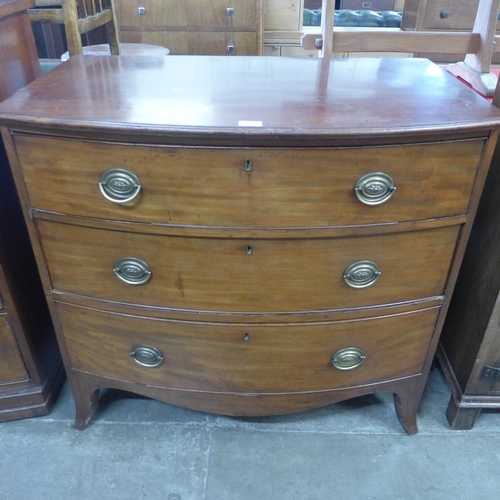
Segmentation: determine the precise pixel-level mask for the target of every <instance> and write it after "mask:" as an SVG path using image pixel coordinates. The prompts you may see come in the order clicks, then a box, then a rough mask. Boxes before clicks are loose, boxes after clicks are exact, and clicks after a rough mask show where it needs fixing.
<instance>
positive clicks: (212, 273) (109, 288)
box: [37, 220, 460, 313]
mask: <svg viewBox="0 0 500 500" xmlns="http://www.w3.org/2000/svg"><path fill="white" fill-rule="evenodd" d="M37 226H38V230H39V232H40V235H41V241H42V246H43V251H44V254H45V257H46V259H47V263H48V267H49V272H50V276H51V279H52V286H53V288H54V289H56V290H59V291H63V292H70V293H75V294H80V295H83V296H88V297H94V298H98V299H104V300H110V301H118V302H125V303H130V304H138V305H144V306H148V305H149V306H158V307H167V308H175V309H186V310H192V311H221V312H226V311H227V312H244V313H245V312H246V313H250V312H252V313H254V312H255V313H259V312H297V311H299V312H300V311H318V310H319V311H321V310H333V309H344V308H354V307H364V306H374V305H379V304H389V303H398V302H405V301H410V300H415V299H421V298H425V297H431V296H436V295H441V294H442V293H443V290H444V286H445V283H446V279H447V275H448V269H449V266H450V263H451V259H452V257H453V253H454V249H455V243H456V239H457V236H458V233H459V231H460V226H459V225H456V226H448V227H443V228H437V229H428V230H422V231H412V232H406V233H395V234H386V235H375V236H363V237H349V238H318V239H257V240H242V239H230V238H228V239H222V238H221V239H216V238H195V237H177V236H158V235H148V234H141V233H127V232H122V231H111V230H105V229H96V228H88V227H82V226H74V225H70V224H62V223H57V222H49V221H46V220H38V221H37ZM123 259H125V260H123ZM131 259H136V260H131ZM356 263H358V264H357V267H356V265H355V266H354V267H351V268H350V266H351V265H352V264H356ZM359 263H361V264H359ZM144 265H145V266H146V267H144ZM148 269H149V271H148ZM148 272H150V273H151V274H150V275H148V274H147V273H148ZM378 272H380V273H381V274H380V275H378V274H377V273H378ZM372 278H373V283H372V284H370V280H371V279H372ZM141 279H142V280H143V281H144V280H145V281H146V283H144V284H142V285H134V284H129V283H127V282H126V281H129V282H136V281H137V280H138V281H140V280H141ZM365 280H367V281H368V286H364V285H365V284H366V283H365ZM348 283H349V284H348ZM353 285H354V286H355V287H353ZM359 285H361V286H362V287H360V288H356V287H357V286H359Z"/></svg>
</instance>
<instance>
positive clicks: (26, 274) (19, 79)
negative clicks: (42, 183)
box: [0, 0, 63, 421]
mask: <svg viewBox="0 0 500 500" xmlns="http://www.w3.org/2000/svg"><path fill="white" fill-rule="evenodd" d="M34 3H35V2H34V0H33V1H31V0H14V1H12V0H10V1H6V0H0V101H2V100H4V99H6V98H7V97H9V96H10V95H12V94H13V93H14V92H15V91H16V90H17V89H19V88H21V87H24V86H25V85H27V84H28V83H30V82H31V81H33V80H34V79H35V78H37V77H38V76H40V64H39V62H38V57H37V53H36V49H35V43H34V39H33V33H32V30H31V24H30V21H29V18H28V14H27V12H26V9H27V8H30V7H32V6H33V5H34ZM62 378H63V369H62V362H61V357H60V354H59V349H58V347H57V343H56V339H55V335H54V330H53V326H52V322H51V319H50V315H49V311H48V307H47V303H46V300H45V294H44V292H43V288H42V285H41V282H40V278H39V275H38V270H37V267H36V263H35V259H34V256H33V251H32V249H31V244H30V241H29V237H28V233H27V231H26V225H25V222H24V218H23V215H22V210H21V206H20V203H19V199H18V197H17V193H16V188H15V185H14V181H13V179H12V174H11V172H10V169H9V165H8V161H7V157H6V154H5V149H4V146H3V143H2V142H1V141H0V421H5V420H13V419H18V418H26V417H33V416H37V415H45V414H47V413H48V411H49V409H50V406H51V404H52V401H53V398H54V395H55V394H56V393H57V389H58V388H59V386H60V383H61V381H62Z"/></svg>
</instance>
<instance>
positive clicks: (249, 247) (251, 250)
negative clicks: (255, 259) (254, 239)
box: [247, 245, 253, 255]
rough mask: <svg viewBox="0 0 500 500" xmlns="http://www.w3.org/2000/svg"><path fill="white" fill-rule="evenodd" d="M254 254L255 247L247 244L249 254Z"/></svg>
mask: <svg viewBox="0 0 500 500" xmlns="http://www.w3.org/2000/svg"><path fill="white" fill-rule="evenodd" d="M252 254H253V247H252V246H251V245H248V246H247V255H252Z"/></svg>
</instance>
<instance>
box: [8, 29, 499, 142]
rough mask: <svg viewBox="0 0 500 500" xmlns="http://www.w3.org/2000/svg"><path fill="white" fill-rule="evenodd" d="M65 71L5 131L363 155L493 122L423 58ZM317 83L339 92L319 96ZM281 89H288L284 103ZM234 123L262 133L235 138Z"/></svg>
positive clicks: (94, 61) (146, 63) (22, 96)
mask: <svg viewBox="0 0 500 500" xmlns="http://www.w3.org/2000/svg"><path fill="white" fill-rule="evenodd" d="M403 35H405V34H404V33H403ZM452 35H453V34H452ZM129 41H132V40H129ZM144 41H146V40H144ZM158 43H159V44H160V45H162V43H161V40H160V39H159V40H158ZM166 46H167V47H169V45H168V44H166ZM169 48H170V47H169ZM325 66H326V68H325ZM65 68H67V69H65V70H64V71H51V72H50V73H49V75H47V77H44V78H43V79H40V80H38V81H35V82H33V84H32V85H31V87H30V90H29V93H26V92H20V93H18V94H17V96H16V97H15V98H14V99H9V102H5V103H2V104H1V106H0V109H1V116H0V120H1V121H2V122H3V123H11V124H14V123H15V124H16V126H19V124H20V123H21V122H23V121H25V122H29V121H30V119H32V120H35V122H36V123H40V124H42V125H43V126H44V127H51V128H52V130H54V128H56V129H59V130H60V131H63V132H66V131H67V130H68V127H69V126H70V125H71V124H72V125H74V130H80V131H82V130H83V131H84V132H85V134H95V135H99V136H100V135H101V134H102V133H103V132H104V131H107V132H108V133H110V134H113V133H115V134H116V133H120V134H124V135H125V134H126V136H128V137H131V138H133V139H134V141H137V140H139V137H142V140H143V141H144V140H146V141H155V142H156V141H170V143H172V142H174V143H175V142H176V143H177V144H179V143H182V144H186V143H187V142H190V141H191V144H192V141H193V140H194V139H193V134H195V135H196V137H195V139H196V143H197V144H198V145H200V144H203V143H204V144H207V143H210V144H211V145H214V144H217V143H219V144H220V143H221V142H222V143H226V144H227V143H229V144H232V145H237V144H240V145H241V144H248V145H255V144H259V143H260V144H262V143H264V142H265V143H266V144H274V143H275V142H276V137H277V134H280V135H279V138H280V145H282V146H286V145H291V146H293V147H298V146H301V145H304V144H311V143H313V144H315V145H331V144H342V145H344V146H345V145H346V144H352V143H353V142H354V141H356V142H355V143H357V144H360V143H363V145H366V144H367V143H368V141H369V140H371V141H376V140H377V141H378V143H381V142H382V140H383V139H385V140H387V138H388V137H389V138H390V140H391V142H392V141H398V142H400V143H401V142H403V141H404V140H408V137H409V136H410V137H413V138H415V136H416V135H417V134H418V136H419V137H420V138H422V134H423V135H424V136H425V137H427V138H428V137H435V136H436V134H437V133H438V132H443V133H446V134H453V133H454V134H456V135H458V134H460V132H461V131H462V133H468V134H469V136H470V135H471V134H472V133H474V134H475V137H477V133H478V130H481V129H482V130H487V128H488V127H490V126H496V124H497V123H498V122H499V121H500V111H499V110H498V109H496V108H495V107H493V106H491V105H490V104H489V103H488V102H486V101H485V100H484V99H483V98H482V97H480V96H479V95H477V94H475V93H473V92H471V90H470V89H469V88H467V87H466V86H465V85H463V84H462V83H460V82H458V81H456V79H455V78H453V77H452V76H451V75H449V74H447V73H446V72H445V71H443V70H441V69H439V68H438V67H436V66H435V65H433V64H432V63H430V62H429V61H425V60H421V59H406V58H404V59H403V58H399V59H381V60H378V61H377V63H376V65H374V64H373V60H371V59H332V60H331V61H330V62H329V64H328V65H325V64H324V63H323V64H322V62H321V61H319V60H318V59H317V58H291V57H276V58H272V59H270V58H267V57H255V58H250V59H249V58H245V57H233V58H231V62H230V63H229V62H228V58H227V57H223V58H222V57H221V58H220V59H214V58H210V57H198V58H193V57H191V56H185V57H162V58H155V57H150V58H148V57H144V56H143V57H137V58H132V57H131V58H129V59H127V64H123V60H122V59H119V58H110V57H102V58H100V57H81V58H76V59H74V58H71V59H70V60H69V61H68V62H67V64H65ZM139 68H140V71H139ZM324 72H328V73H329V78H330V81H331V82H334V84H332V85H329V86H325V87H322V88H320V87H319V86H318V85H319V81H320V80H321V79H320V76H321V75H322V73H324ZM96 74H98V75H99V78H97V77H96V76H95V75H96ZM249 75H251V78H250V77H249ZM271 75H279V77H278V76H275V77H272V78H271ZM353 75H355V78H354V77H353ZM401 75H404V79H402V77H401ZM159 81H161V82H162V85H158V82H159ZM263 81H265V85H263ZM395 82H397V83H395ZM285 87H286V88H290V89H291V90H290V91H288V92H283V89H284V88H285ZM412 89H418V92H417V91H415V92H413V91H412ZM410 93H411V99H410V98H409V97H408V96H409V94H410ZM30 96H36V99H35V98H33V99H30ZM193 96H196V99H195V98H194V97H193ZM249 99H251V102H252V105H251V106H249V105H248V101H249ZM61 101H64V102H65V103H66V105H65V106H61V105H60V102H61ZM305 110H307V112H305ZM402 110H404V112H402ZM30 117H35V118H30ZM240 120H259V121H262V123H263V126H262V127H260V128H256V127H254V128H251V129H249V128H248V127H241V126H239V125H238V123H239V121H240ZM207 130H209V131H210V134H206V131H207ZM472 130H473V131H474V132H472ZM465 131H467V132H465ZM188 137H189V140H188V139H187V138H188Z"/></svg>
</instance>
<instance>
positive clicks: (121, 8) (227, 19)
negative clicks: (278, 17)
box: [116, 0, 261, 30]
mask: <svg viewBox="0 0 500 500" xmlns="http://www.w3.org/2000/svg"><path fill="white" fill-rule="evenodd" d="M139 8H141V9H143V10H141V11H139ZM116 10H117V18H118V25H119V27H120V29H124V28H136V29H137V28H142V29H144V28H158V29H162V30H165V29H168V28H172V27H186V28H196V27H215V28H247V29H250V28H253V29H256V28H257V25H258V21H259V19H260V17H261V13H260V12H258V11H257V8H256V4H255V2H254V1H250V0H231V1H229V0H210V1H209V2H207V1H205V0H182V1H180V2H179V1H178V0H120V1H119V2H117V4H116ZM141 12H142V14H141Z"/></svg>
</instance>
